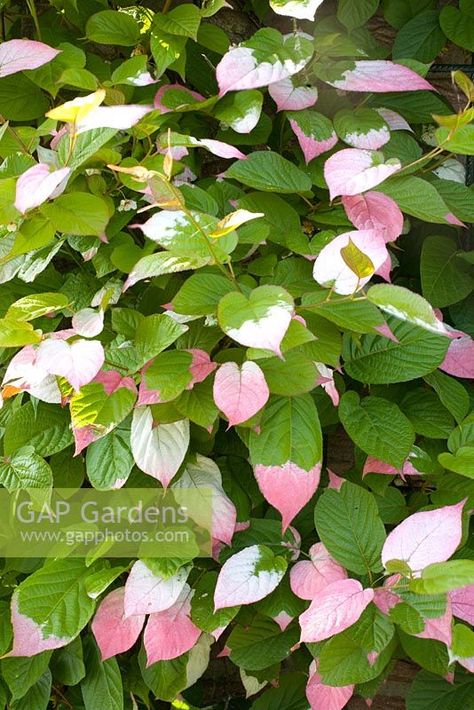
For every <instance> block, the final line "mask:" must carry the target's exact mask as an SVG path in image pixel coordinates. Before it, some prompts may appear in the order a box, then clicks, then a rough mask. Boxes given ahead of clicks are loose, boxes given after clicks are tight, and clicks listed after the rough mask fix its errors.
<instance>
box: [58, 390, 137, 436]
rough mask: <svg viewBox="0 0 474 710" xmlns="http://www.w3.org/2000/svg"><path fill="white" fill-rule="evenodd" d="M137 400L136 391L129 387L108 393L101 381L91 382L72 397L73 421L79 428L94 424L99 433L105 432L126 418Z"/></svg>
mask: <svg viewBox="0 0 474 710" xmlns="http://www.w3.org/2000/svg"><path fill="white" fill-rule="evenodd" d="M135 400H136V392H135V391H134V390H132V389H129V388H128V387H119V388H118V389H116V390H115V391H114V392H112V393H111V394H108V392H107V391H106V389H105V387H104V385H103V384H102V383H101V382H89V384H87V385H83V386H82V387H81V389H80V390H79V392H75V393H74V395H73V396H72V397H71V401H70V405H69V406H70V411H71V422H72V424H73V426H74V427H76V428H77V429H82V428H83V427H86V426H90V425H94V429H95V430H96V431H97V432H98V433H104V434H105V433H106V431H107V429H109V428H110V427H111V426H115V425H117V424H120V422H121V421H123V420H124V419H125V417H126V416H127V415H128V414H129V413H130V412H131V411H132V408H133V405H134V404H135Z"/></svg>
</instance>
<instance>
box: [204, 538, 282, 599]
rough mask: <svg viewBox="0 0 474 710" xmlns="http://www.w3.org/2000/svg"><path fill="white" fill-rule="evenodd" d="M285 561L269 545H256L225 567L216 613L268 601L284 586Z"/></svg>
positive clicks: (241, 551)
mask: <svg viewBox="0 0 474 710" xmlns="http://www.w3.org/2000/svg"><path fill="white" fill-rule="evenodd" d="M286 568H287V562H286V560H285V558H284V557H281V556H279V555H276V556H275V555H274V554H273V552H272V551H271V550H270V548H268V547H266V546H265V545H252V546H251V547H245V548H244V549H243V550H240V552H237V553H236V554H235V555H232V557H229V559H228V560H227V561H226V562H225V563H224V564H223V566H222V567H221V570H220V572H219V577H218V579H217V585H216V590H215V593H214V607H215V609H224V608H227V607H230V606H238V605H240V604H252V603H253V602H257V601H260V600H261V599H264V598H265V597H267V596H268V595H269V594H271V593H272V592H273V590H274V589H276V587H277V586H278V585H279V584H280V582H281V580H282V579H283V576H284V574H285V572H286Z"/></svg>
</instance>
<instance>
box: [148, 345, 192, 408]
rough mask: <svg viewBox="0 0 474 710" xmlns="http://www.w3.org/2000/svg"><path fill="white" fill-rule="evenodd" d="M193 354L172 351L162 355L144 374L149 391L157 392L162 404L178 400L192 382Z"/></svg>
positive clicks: (158, 356) (157, 357)
mask: <svg viewBox="0 0 474 710" xmlns="http://www.w3.org/2000/svg"><path fill="white" fill-rule="evenodd" d="M192 360H193V357H192V355H191V353H188V352H185V351H183V350H180V351H178V350H170V351H168V352H164V353H160V354H159V355H157V356H156V358H155V359H154V360H153V362H152V363H151V365H150V366H149V367H147V369H146V370H145V372H144V373H143V379H144V381H145V384H146V388H147V389H148V390H156V391H157V392H158V397H159V401H160V403H163V402H170V401H171V400H173V399H176V397H178V396H179V395H180V394H181V392H183V390H185V389H186V387H187V386H188V385H189V383H190V382H191V380H192V374H191V370H190V367H191V363H192Z"/></svg>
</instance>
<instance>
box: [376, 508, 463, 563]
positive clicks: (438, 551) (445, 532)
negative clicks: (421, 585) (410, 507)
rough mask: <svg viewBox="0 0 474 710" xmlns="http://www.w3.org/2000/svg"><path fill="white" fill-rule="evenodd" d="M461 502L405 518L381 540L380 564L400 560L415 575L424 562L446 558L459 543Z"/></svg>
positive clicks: (442, 560)
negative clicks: (382, 542) (383, 540)
mask: <svg viewBox="0 0 474 710" xmlns="http://www.w3.org/2000/svg"><path fill="white" fill-rule="evenodd" d="M464 504H465V501H461V503H456V505H447V506H444V507H442V508H437V509H436V510H423V511H421V512H419V513H414V515H410V516H409V517H408V518H406V519H405V520H404V521H403V522H401V523H400V525H397V527H396V528H395V529H394V530H392V532H391V533H390V534H389V535H388V537H387V539H386V541H385V544H384V546H383V548H382V562H383V564H384V566H386V565H387V562H389V561H390V560H402V561H403V562H406V563H407V564H408V565H409V567H410V569H411V570H412V572H414V573H416V574H417V575H419V573H420V572H421V570H423V569H424V568H425V567H427V566H428V565H431V564H433V563H434V562H445V561H446V560H448V559H449V558H450V557H451V555H453V554H454V552H455V551H456V548H457V547H458V545H459V543H460V542H461V537H462V510H463V507H464Z"/></svg>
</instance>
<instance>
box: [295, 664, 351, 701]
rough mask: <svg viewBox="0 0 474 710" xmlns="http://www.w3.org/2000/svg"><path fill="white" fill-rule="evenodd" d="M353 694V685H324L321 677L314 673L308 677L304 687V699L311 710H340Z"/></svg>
mask: <svg viewBox="0 0 474 710" xmlns="http://www.w3.org/2000/svg"><path fill="white" fill-rule="evenodd" d="M353 694H354V686H353V685H343V686H340V687H335V686H332V685H324V683H323V682H322V681H321V676H320V675H319V674H318V673H316V672H314V673H312V674H311V675H310V677H309V680H308V684H307V686H306V697H307V699H308V703H309V704H310V706H311V710H342V708H345V707H346V705H347V703H348V702H349V700H350V699H351V698H352V696H353Z"/></svg>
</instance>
